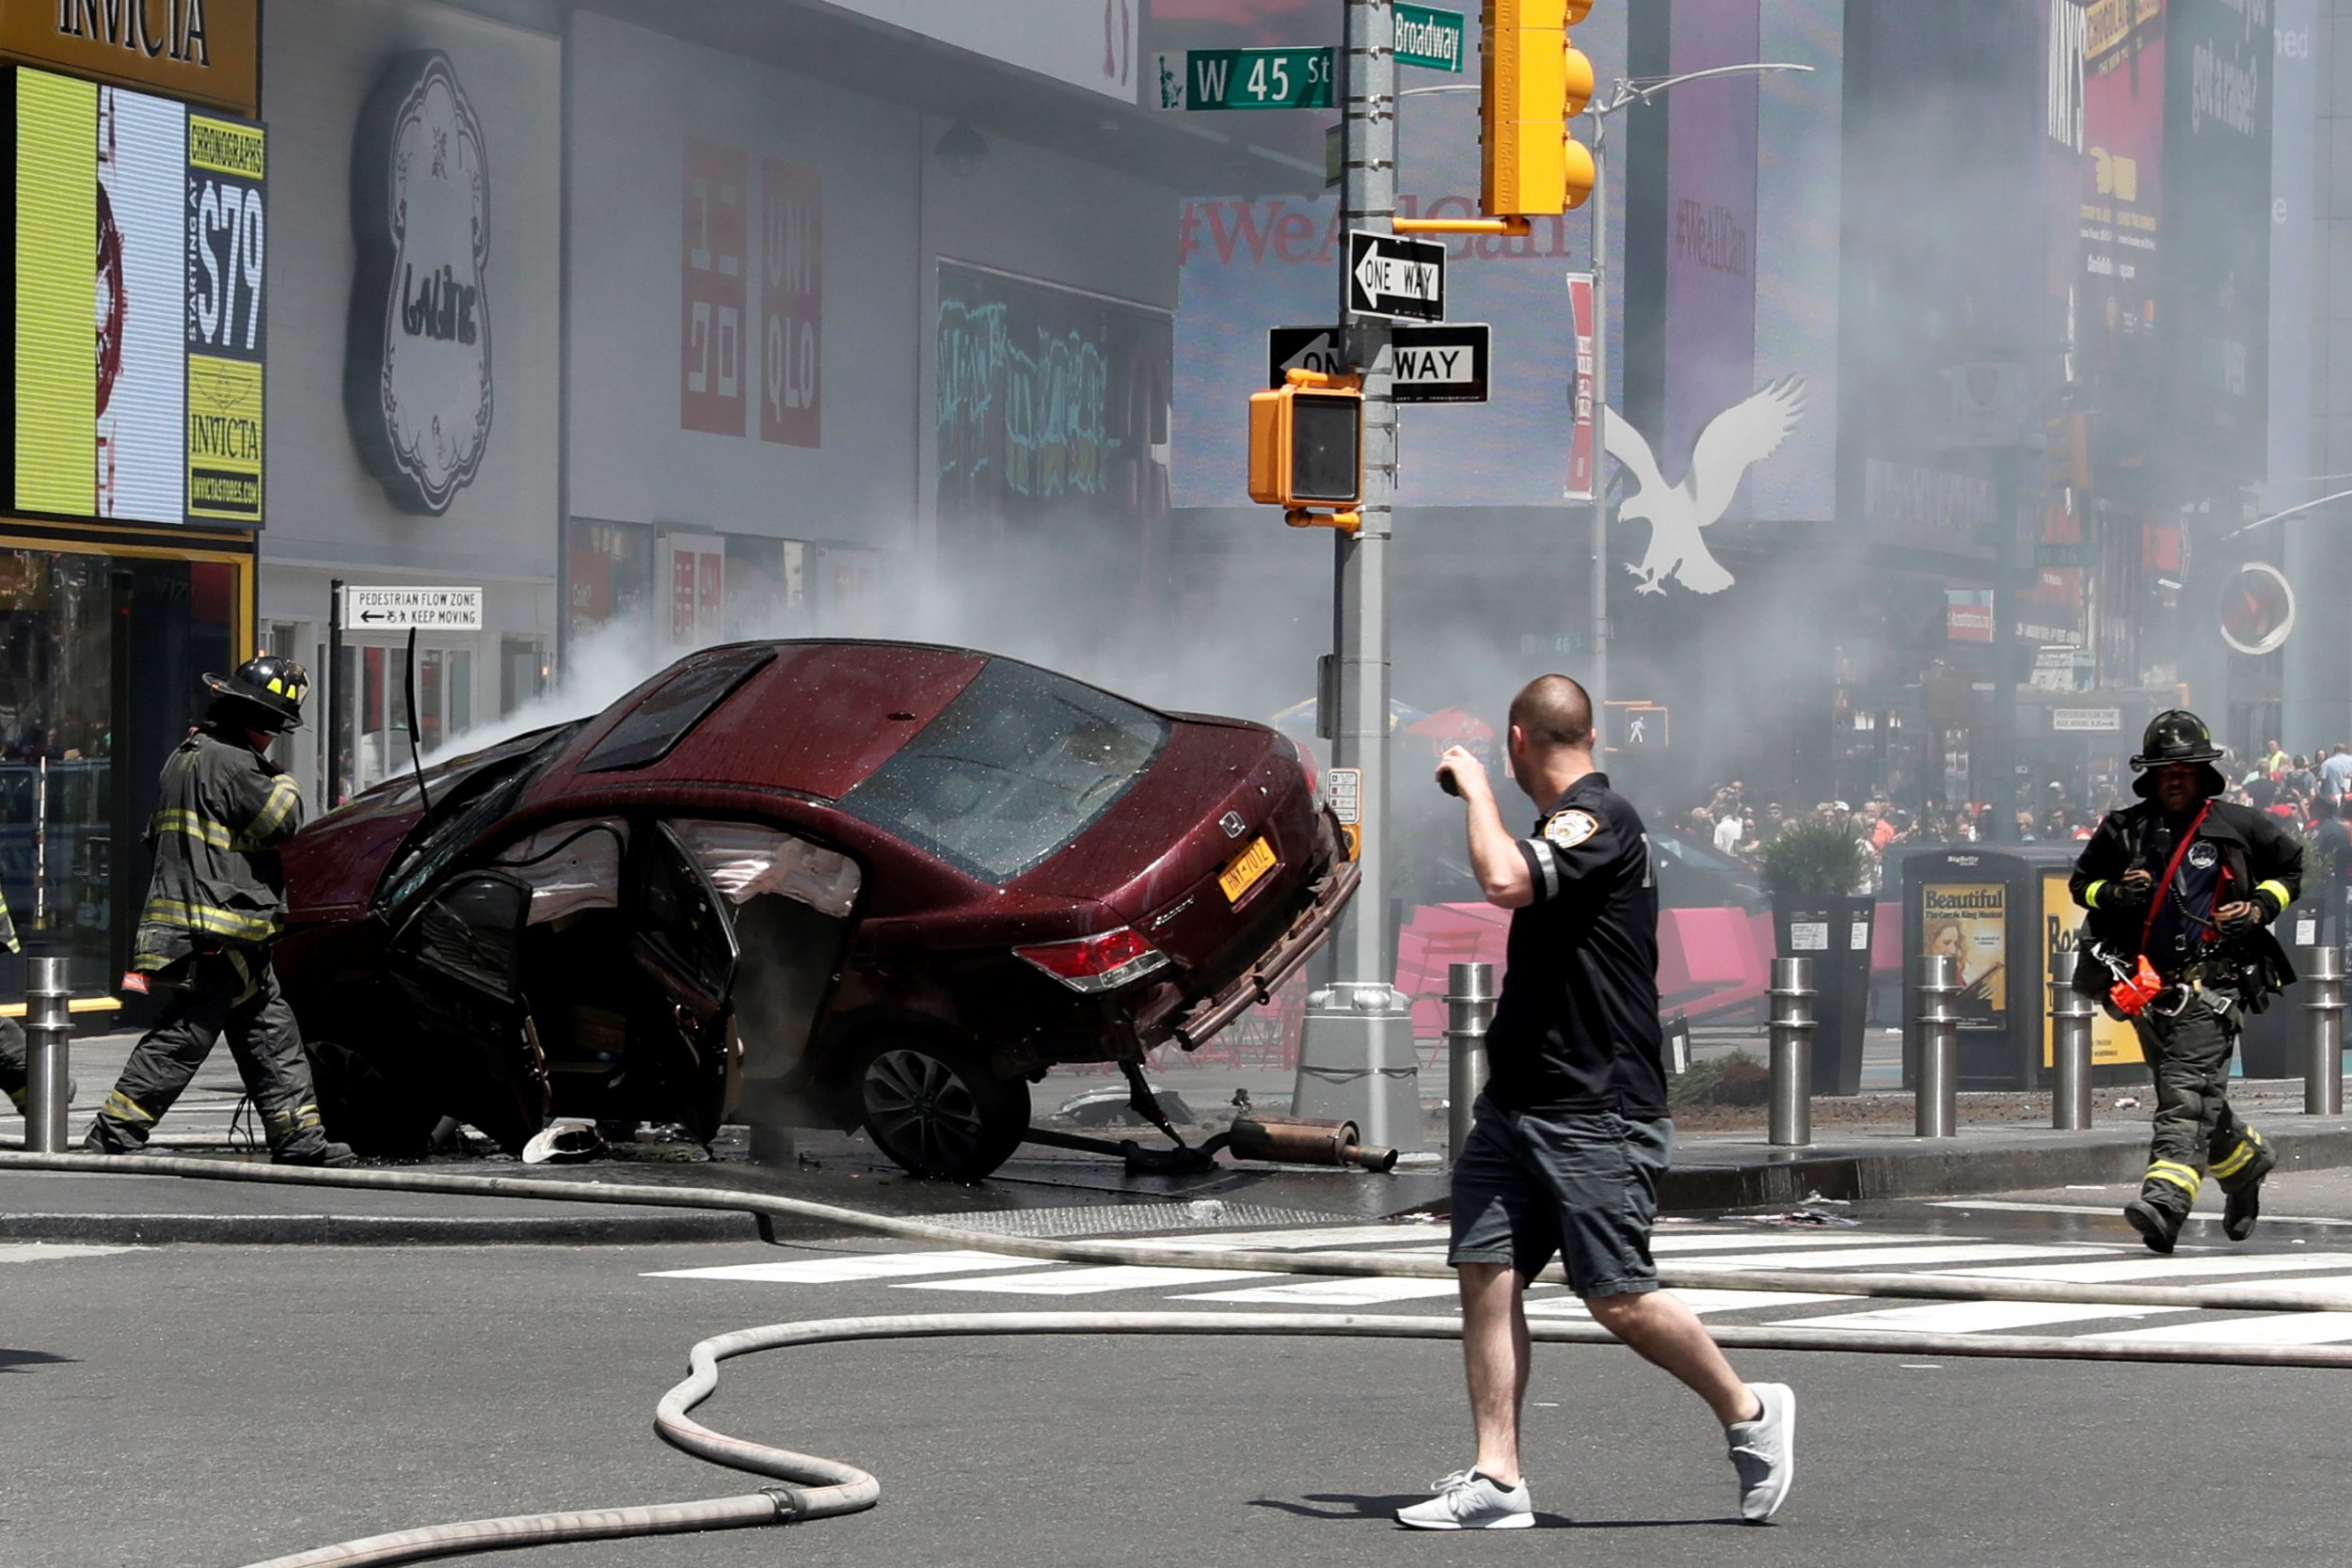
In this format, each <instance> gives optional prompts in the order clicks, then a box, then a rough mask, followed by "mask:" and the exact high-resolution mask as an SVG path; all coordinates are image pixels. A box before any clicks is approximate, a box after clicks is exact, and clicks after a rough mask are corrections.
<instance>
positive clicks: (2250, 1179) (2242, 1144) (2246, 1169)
mask: <svg viewBox="0 0 2352 1568" xmlns="http://www.w3.org/2000/svg"><path fill="white" fill-rule="evenodd" d="M2277 1164H2279V1156H2278V1155H2277V1154H2276V1153H2275V1152H2273V1151H2272V1149H2271V1147H2270V1144H2269V1141H2268V1140H2267V1139H2265V1137H2264V1136H2263V1135H2262V1134H2261V1133H2260V1132H2255V1131H2254V1130H2253V1129H2252V1128H2250V1127H2247V1128H2244V1129H2242V1131H2241V1132H2240V1133H2239V1135H2238V1145H2237V1148H2234V1149H2232V1150H2231V1151H2230V1152H2229V1153H2228V1154H2227V1155H2225V1156H2224V1157H2222V1158H2221V1159H2218V1160H2216V1161H2215V1162H2214V1163H2213V1179H2214V1180H2215V1181H2216V1182H2217V1183H2218V1184H2219V1186H2220V1188H2221V1193H2222V1196H2223V1198H2224V1200H2225V1201H2224V1202H2223V1204H2222V1208H2221V1229H2222V1231H2223V1233H2224V1234H2226V1235H2227V1236H2228V1237H2229V1238H2230V1240H2232V1241H2233V1242H2242V1241H2244V1240H2246V1238H2247V1237H2249V1236H2251V1235H2252V1234H2253V1233H2254V1221H2255V1220H2256V1219H2257V1218H2259V1217H2260V1216H2261V1214H2262V1208H2263V1205H2262V1187H2263V1178H2264V1177H2265V1176H2268V1175H2269V1174H2270V1172H2271V1170H2272V1169H2273V1167H2275V1166H2276V1165H2277Z"/></svg>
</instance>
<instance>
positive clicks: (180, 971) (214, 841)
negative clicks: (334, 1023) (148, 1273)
mask: <svg viewBox="0 0 2352 1568" xmlns="http://www.w3.org/2000/svg"><path fill="white" fill-rule="evenodd" d="M204 684H205V685H206V686H208V687H210V688H211V689H212V690H213V701H212V705H211V706H210V707H208V708H207V709H206V710H205V714H204V718H203V719H202V721H199V723H198V724H197V725H196V727H195V728H194V729H193V730H192V731H191V732H190V733H189V735H188V738H187V739H186V740H185V741H184V742H183V743H182V745H181V746H180V749H179V750H178V751H176V752H172V753H171V757H170V759H169V760H168V761H167V762H166V763H165V764H164V773H163V781H162V785H161V789H160V793H159V798H158V800H157V801H156V805H155V815H154V816H151V818H149V819H148V824H147V843H148V847H150V848H151V849H152V850H153V851H154V854H155V875H154V878H153V879H152V880H151V881H150V882H149V883H148V889H147V903H146V906H145V907H144V908H143V909H141V910H140V911H139V925H138V934H137V936H136V937H135V939H134V941H133V944H132V959H131V974H130V975H128V976H127V977H126V979H125V984H126V985H128V986H130V987H133V988H134V989H136V988H140V987H144V988H145V989H147V990H153V991H162V992H164V993H166V998H167V999H166V1001H165V1004H164V1010H163V1015H162V1016H161V1017H160V1018H159V1019H158V1020H157V1021H156V1023H155V1026H154V1027H153V1028H151V1029H150V1030H149V1031H148V1032H147V1034H146V1036H145V1037H143V1038H141V1039H140V1041H139V1043H138V1044H137V1045H136V1046H135V1047H134V1048H133V1050H132V1052H131V1059H130V1060H129V1061H128V1062H127V1063H125V1064H124V1065H123V1069H122V1077H121V1079H120V1080H119V1082H118V1083H117V1084H116V1085H115V1087H114V1092H113V1093H112V1094H109V1095H108V1096H107V1097H106V1100H105V1103H104V1104H103V1105H102V1106H100V1107H99V1112H98V1119H97V1120H96V1121H94V1122H92V1123H91V1124H90V1129H89V1133H88V1135H87V1137H86V1138H85V1139H84V1140H83V1147H84V1148H87V1150H89V1151H90V1152H91V1153H94V1154H129V1153H135V1152H136V1151H137V1150H138V1149H139V1148H142V1147H144V1146H145V1144H146V1143H147V1139H148V1135H149V1134H150V1133H151V1132H153V1131H154V1130H155V1123H156V1122H157V1121H158V1120H160V1119H161V1118H162V1117H163V1115H164V1113H165V1112H166V1111H167V1110H169V1109H170V1108H171V1104H172V1101H175V1100H177V1099H179V1098H180V1092H181V1091H182V1090H183V1089H184V1088H186V1087H187V1086H188V1080H189V1079H191V1078H193V1077H195V1076H196V1069H198V1068H199V1067H201V1066H202V1065H203V1063H204V1058H205V1057H206V1056H208V1055H210V1054H211V1053H212V1050H213V1046H214V1044H215V1042H216V1041H217V1040H218V1039H219V1038H220V1037H221V1035H222V1034H223V1033H224V1032H225V1033H226V1034H227V1035H228V1036H229V1049H230V1052H231V1053H234V1054H235V1056H236V1059H237V1071H238V1073H239V1074H240V1075H241V1076H242V1077H243V1078H244V1080H245V1087H246V1093H247V1094H249V1095H251V1096H252V1097H253V1103H254V1107H255V1109H257V1110H258V1111H259V1112H260V1113H261V1117H262V1131H263V1132H264V1133H265V1134H266V1135H267V1136H268V1139H269V1148H270V1154H271V1157H272V1158H273V1159H275V1160H276V1161H277V1162H278V1164H294V1165H347V1164H351V1163H352V1154H351V1150H350V1148H348V1147H346V1146H345V1145H342V1144H339V1143H329V1142H328V1141H327V1138H326V1130H325V1128H324V1126H323V1125H322V1124H321V1122H320V1119H319V1108H318V1101H317V1098H316V1096H315V1095H314V1094H313V1093H312V1091H311V1086H310V1062H309V1061H308V1060H307V1059H306V1058H305V1057H304V1055H303V1053H302V1037H301V1035H300V1033H299V1032H298V1031H297V1030H296V1029H295V1027H294V1011H293V1009H292V1008H290V1007H288V1006H286V1001H285V998H284V997H283V996H282V995H280V994H279V992H278V975H277V973H276V971H274V970H273V969H272V968H271V967H270V944H271V943H272V942H275V941H276V940H277V939H278V929H279V927H280V925H281V924H282V922H283V920H284V916H285V909H286V896H285V894H286V878H285V872H284V870H283V869H282V867H281V866H280V865H279V863H278V846H280V845H282V844H284V843H285V842H286V840H288V839H290V838H292V837H293V836H294V831H295V830H296V829H298V828H300V827H301V826H302V791H301V789H300V787H299V786H298V785H296V784H295V783H294V780H293V779H292V778H291V777H289V776H288V775H287V774H286V773H285V772H283V771H282V770H280V769H279V768H278V767H277V766H276V765H275V764H274V763H272V762H271V761H270V760H269V755H268V752H269V747H270V742H271V741H272V740H274V739H276V738H277V737H278V736H279V735H281V734H283V733H285V732H286V731H288V730H291V729H294V728H295V727H297V726H298V725H300V724H301V722H302V699H303V698H304V696H305V695H307V694H308V693H309V691H310V676H308V675H306V674H305V673H303V671H302V667H301V666H300V665H298V664H296V663H294V661H293V660H291V659H286V658H280V657H278V656H277V655H275V654H268V653H262V654H256V655H254V656H253V657H251V658H249V659H247V660H246V661H245V662H244V663H243V664H241V665H239V666H237V669H236V672H235V673H233V674H230V675H229V676H227V677H223V676H220V675H206V676H205V677H204Z"/></svg>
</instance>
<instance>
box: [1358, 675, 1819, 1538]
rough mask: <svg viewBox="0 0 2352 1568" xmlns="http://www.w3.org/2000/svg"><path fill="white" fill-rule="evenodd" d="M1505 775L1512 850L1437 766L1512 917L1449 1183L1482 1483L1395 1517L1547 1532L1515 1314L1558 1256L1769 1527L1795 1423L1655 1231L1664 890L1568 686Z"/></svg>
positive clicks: (1460, 776)
mask: <svg viewBox="0 0 2352 1568" xmlns="http://www.w3.org/2000/svg"><path fill="white" fill-rule="evenodd" d="M1510 725H1511V727H1510V742H1509V744H1510V761H1511V776H1512V778H1513V779H1514V780H1515V781H1516V782H1517V783H1518V786H1519V788H1520V789H1522V790H1524V791H1525V792H1526V793H1527V795H1528V797H1529V798H1530V799H1531V800H1534V802H1535V806H1536V810H1537V811H1538V813H1539V814H1540V816H1539V817H1538V820H1537V822H1536V825H1535V830H1534V832H1533V833H1531V834H1530V835H1529V836H1528V837H1526V838H1515V837H1513V836H1512V834H1511V832H1510V830H1509V829H1507V828H1505V827H1504V826H1503V825H1502V813H1501V811H1500V809H1499V808H1498V807H1497V805H1496V803H1495V797H1494V788H1493V785H1492V784H1489V783H1488V781H1487V778H1486V769H1485V768H1483V767H1481V766H1480V764H1479V762H1478V759H1477V758H1476V757H1475V756H1474V755H1472V754H1471V753H1470V752H1467V751H1465V750H1463V749H1462V748H1460V747H1458V746H1457V747H1454V749H1452V750H1451V751H1448V752H1446V753H1445V755H1444V756H1443V757H1441V758H1439V759H1438V777H1439V779H1440V781H1441V782H1442V781H1444V780H1445V779H1446V778H1447V777H1448V776H1449V775H1450V776H1451V778H1452V781H1453V785H1454V789H1455V791H1456V792H1457V793H1459V794H1460V796H1461V797H1462V803H1463V805H1464V806H1465V807H1467V808H1468V811H1469V816H1470V865H1471V868H1472V869H1473V870H1474V871H1476V873H1477V874H1478V880H1479V885H1480V886H1481V887H1482V888H1483V889H1485V891H1486V898H1487V901H1488V902H1489V903H1492V904H1496V905H1498V906H1500V907H1502V908H1503V909H1507V910H1509V911H1512V914H1511V941H1510V949H1509V963H1510V967H1509V970H1508V972H1507V973H1506V974H1504V976H1503V981H1502V998H1501V999H1500V1000H1499V1001H1498V1002H1497V1004H1496V1006H1495V1017H1494V1023H1493V1025H1492V1026H1491V1027H1490V1028H1489V1029H1488V1030H1487V1032H1486V1061H1487V1064H1488V1078H1487V1082H1486V1093H1484V1094H1482V1095H1481V1096H1479V1099H1478V1105H1477V1110H1476V1114H1475V1119H1474V1122H1473V1124H1472V1126H1471V1129H1470V1141H1469V1142H1468V1144H1467V1145H1466V1146H1465V1147H1464V1148H1463V1150H1462V1157H1461V1159H1460V1160H1459V1161H1458V1162H1457V1163H1456V1164H1455V1165H1454V1240H1453V1245H1452V1247H1451V1249H1450V1250H1449V1252H1448V1261H1450V1262H1452V1263H1453V1264H1454V1267H1455V1268H1456V1269H1457V1270H1458V1271H1459V1273H1458V1278H1459V1279H1460V1281H1461V1291H1462V1354H1463V1361H1464V1365H1465V1368H1466V1370H1467V1371H1468V1373H1469V1379H1470V1423H1471V1426H1472V1428H1473V1429H1474V1431H1475V1433H1476V1434H1477V1441H1478V1454H1477V1458H1476V1459H1475V1461H1474V1462H1473V1463H1472V1465H1471V1466H1470V1468H1469V1469H1467V1470H1462V1471H1458V1472H1456V1473H1455V1474H1454V1475H1451V1476H1448V1477H1447V1478H1446V1479H1445V1480H1444V1481H1439V1482H1438V1489H1437V1490H1438V1495H1437V1496H1436V1497H1432V1498H1431V1499H1429V1501H1427V1502H1424V1503H1416V1504H1414V1505H1413V1506H1411V1507H1409V1508H1403V1509H1399V1510H1398V1511H1397V1515H1396V1516H1397V1520H1398V1522H1399V1523H1400V1524H1405V1525H1410V1526H1412V1527H1414V1528H1419V1529H1516V1528H1524V1527H1526V1526H1528V1525H1531V1524H1533V1523H1534V1511H1533V1504H1532V1502H1531V1500H1530V1497H1529V1493H1528V1486H1527V1481H1526V1480H1525V1479H1524V1477H1522V1476H1521V1474H1520V1472H1519V1453H1518V1438H1519V1407H1520V1405H1521V1403H1522V1402H1523V1401H1524V1400H1525V1398H1526V1392H1527V1374H1528V1367H1529V1362H1530V1346H1529V1343H1528V1338H1527V1319H1526V1315H1525V1312H1524V1309H1523V1306H1522V1302H1521V1299H1520V1298H1521V1295H1522V1293H1523V1292H1524V1291H1525V1290H1526V1287H1527V1282H1528V1281H1529V1280H1530V1279H1533V1278H1534V1276H1535V1275H1537V1273H1539V1272H1540V1271H1541V1270H1542V1269H1543V1267H1544V1265H1545V1264H1546V1263H1548V1262H1549V1261H1550V1260H1551V1259H1552V1256H1553V1255H1554V1254H1555V1253H1556V1254H1558V1255H1559V1256H1560V1259H1561V1261H1562V1262H1563V1264H1564V1265H1565V1269H1566V1273H1567V1276H1568V1285H1569V1288H1570V1289H1572V1290H1574V1291H1576V1293H1577V1294H1578V1295H1579V1296H1581V1297H1582V1298H1583V1300H1584V1305H1585V1307H1586V1309H1587V1310H1589V1311H1590V1312H1591V1313H1592V1315H1593V1321H1594V1322H1595V1323H1599V1324H1600V1325H1601V1326H1602V1327H1603V1328H1606V1329H1607V1330H1608V1331H1609V1332H1610V1333H1612V1334H1613V1335H1615V1336H1616V1337H1617V1338H1619V1339H1621V1340H1623V1341H1624V1342H1625V1343H1626V1344H1628V1345H1629V1346H1631V1347H1632V1348H1633V1350H1635V1351H1636V1352H1638V1353H1639V1354H1641V1355H1642V1356H1644V1357H1645V1359H1647V1360H1650V1361H1653V1362H1655V1363H1657V1364H1658V1365H1659V1366H1661V1367H1663V1368H1665V1369H1666V1370H1668V1371H1670V1372H1672V1373H1674V1375H1675V1376H1677V1378H1680V1379H1681V1380H1682V1381H1683V1383H1684V1384H1686V1385H1687V1386H1689V1387H1690V1388H1691V1390H1692V1392H1693V1393H1695V1394H1697V1395H1698V1396H1699V1397H1700V1398H1701V1399H1703V1400H1705V1401H1706V1402H1707V1403H1708V1407H1709V1408H1710V1409H1711V1410H1713V1411H1714V1413H1715V1418H1716V1419H1717V1420H1719V1421H1721V1422H1722V1423H1723V1425H1724V1433H1725V1435H1726V1437H1727V1438H1728V1440H1729V1443H1730V1448H1731V1459H1732V1463H1733V1465H1734V1466H1735V1467H1736V1468H1737V1470H1738V1471H1739V1477H1740V1515H1741V1516H1742V1517H1743V1518H1746V1519H1748V1520H1751V1521H1753V1522H1756V1523H1759V1524H1760V1523H1762V1522H1763V1521H1764V1520H1767V1519H1769V1518H1771V1517H1772V1514H1773V1513H1774V1512H1775V1511H1777V1510H1778V1509H1779V1507H1780V1505H1781V1501H1782V1499H1783V1498H1784V1497H1787V1496H1788V1481H1789V1477H1790V1475H1791V1473H1792V1472H1793V1469H1794V1465H1795V1454H1794V1449H1793V1440H1794V1437H1795V1430H1796V1402H1795V1400H1794V1397H1793V1396H1792V1395H1791V1394H1790V1393H1789V1391H1788V1388H1787V1387H1786V1386H1782V1385H1780V1384H1776V1383H1765V1384H1754V1385H1751V1384H1747V1383H1742V1382H1741V1381H1740V1379H1739V1377H1738V1376H1737V1375H1736V1374H1735V1373H1734V1372H1733V1371H1732V1370H1731V1364H1730V1363H1729V1362H1727V1361H1726V1360H1724V1354H1723V1352H1722V1351H1721V1350H1720V1349H1718V1348H1717V1347H1716V1344H1715V1341H1714V1339H1713V1338H1710V1337H1709V1336H1708V1332H1707V1330H1706V1328H1705V1327H1704V1326H1703V1325H1702V1324H1701V1323H1699V1320H1698V1317H1697V1315H1696V1314H1695V1313H1693V1312H1692V1310H1691V1309H1690V1308H1689V1307H1686V1306H1684V1305H1683V1303H1682V1302H1681V1301H1680V1300H1679V1299H1678V1298H1677V1297H1676V1296H1673V1295H1671V1294H1662V1293H1660V1292H1659V1291H1658V1270H1657V1267H1656V1265H1654V1264H1653V1263H1652V1262H1651V1261H1650V1255H1649V1233H1650V1223H1651V1221H1652V1220H1653V1219H1654V1218H1655V1217H1656V1215H1657V1212H1658V1180H1659V1177H1660V1176H1661V1174H1662V1173H1663V1172H1664V1170H1665V1168H1666V1157H1667V1152H1668V1150H1669V1149H1670V1148H1671V1147H1672V1145H1673V1141H1674V1123H1673V1122H1672V1121H1670V1120H1669V1119H1668V1118H1667V1116H1666V1079H1665V1072H1664V1070H1663V1069H1662V1068H1661V1065H1660V1060H1659V1043H1660V1042H1659V1027H1658V889H1657V884H1656V879H1655V878H1654V877H1653V875H1652V871H1651V864H1650V851H1649V837H1648V834H1647V833H1646V832H1644V830H1643V827H1642V819H1641V817H1640V816H1639V815H1637V814H1636V813H1635V812H1634V810H1633V807H1632V806H1631V805H1630V804H1629V803H1628V802H1627V800H1625V799H1624V798H1623V797H1622V796H1620V795H1618V794H1617V793H1616V792H1614V791H1613V790H1612V789H1611V788H1610V787H1609V780H1608V778H1607V776H1606V775H1604V774H1602V773H1599V772H1597V771H1596V770H1595V769H1594V767H1593V706H1592V700H1591V698H1589V697H1588V696H1587V695H1586V694H1585V691H1584V689H1583V688H1582V687H1581V686H1579V685H1578V684H1577V683H1576V682H1574V681H1572V680H1570V679H1568V678H1567V677H1566V676H1565V675H1545V676H1543V677H1541V678H1539V679H1537V680H1535V681H1534V682H1532V683H1531V684H1530V685H1529V686H1528V687H1527V689H1525V690H1523V691H1521V692H1520V693H1519V694H1518V696H1517V697H1515V698H1513V699H1512V701H1511V721H1510Z"/></svg>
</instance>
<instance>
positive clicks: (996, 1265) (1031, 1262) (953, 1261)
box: [644, 1252, 1048, 1285]
mask: <svg viewBox="0 0 2352 1568" xmlns="http://www.w3.org/2000/svg"><path fill="white" fill-rule="evenodd" d="M1047 1266H1048V1265H1047V1262H1046V1260H1045V1259H1041V1258H1015V1257H1012V1256H1011V1255H1009V1254H1008V1253H1001V1252H881V1253H866V1254H859V1255H855V1256H847V1257H839V1258H810V1259H803V1260H801V1261H798V1262H791V1263H729V1264H726V1265H724V1266H723V1267H720V1268H709V1269H657V1270H654V1271H652V1272H650V1273H648V1274H646V1275H644V1278H647V1279H742V1280H753V1281H756V1282H758V1283H760V1284H763V1285H850V1284H855V1283H858V1282H859V1281H862V1280H868V1279H903V1278H906V1277H907V1276H909V1275H925V1274H975V1273H983V1272H987V1271H991V1270H998V1269H1035V1268H1044V1267H1047Z"/></svg>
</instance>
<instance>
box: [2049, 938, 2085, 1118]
mask: <svg viewBox="0 0 2352 1568" xmlns="http://www.w3.org/2000/svg"><path fill="white" fill-rule="evenodd" d="M2077 958H2079V955H2078V954H2075V953H2074V952H2072V951H2068V952H2063V953H2053V954H2051V955H2050V1125H2051V1126H2052V1127H2054V1128H2056V1129H2058V1131H2059V1132H2082V1131H2084V1130H2085V1129H2087V1128H2089V1127H2090V1023H2091V1019H2092V1017H2093V1016H2094V1015H2093V1004H2092V1002H2091V1000H2090V997H2088V996H2085V995H2083V994H2082V993H2081V992H2079V991H2077V990H2075V989H2074V964H2075V962H2076V960H2077Z"/></svg>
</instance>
